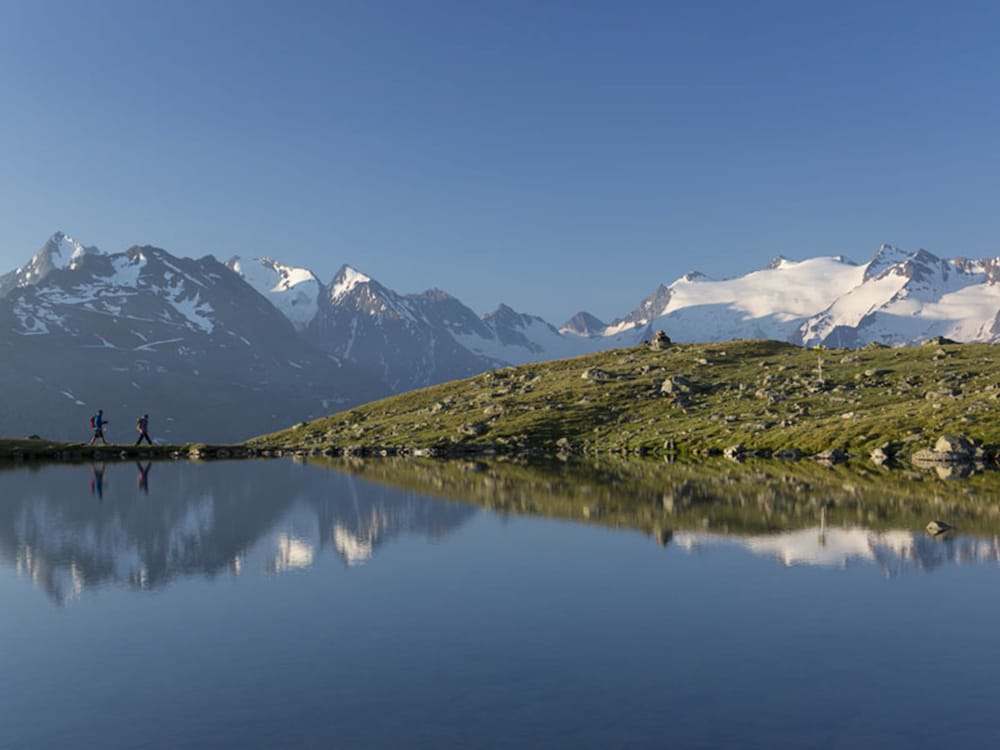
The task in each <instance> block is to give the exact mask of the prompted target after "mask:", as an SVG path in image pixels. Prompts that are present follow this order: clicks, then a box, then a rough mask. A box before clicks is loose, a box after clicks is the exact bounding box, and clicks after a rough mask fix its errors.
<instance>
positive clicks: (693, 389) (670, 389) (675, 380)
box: [660, 375, 705, 396]
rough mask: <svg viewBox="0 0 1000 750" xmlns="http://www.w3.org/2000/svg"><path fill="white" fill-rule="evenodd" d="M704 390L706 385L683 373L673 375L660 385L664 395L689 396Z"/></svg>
mask: <svg viewBox="0 0 1000 750" xmlns="http://www.w3.org/2000/svg"><path fill="white" fill-rule="evenodd" d="M704 390H705V386H703V385H699V384H698V383H695V382H694V381H693V380H689V379H688V378H686V377H684V376H683V375H671V376H670V377H669V378H666V379H665V380H664V381H663V384H662V385H661V386H660V393H662V394H663V395H664V396H687V395H689V394H692V393H700V392H702V391H704Z"/></svg>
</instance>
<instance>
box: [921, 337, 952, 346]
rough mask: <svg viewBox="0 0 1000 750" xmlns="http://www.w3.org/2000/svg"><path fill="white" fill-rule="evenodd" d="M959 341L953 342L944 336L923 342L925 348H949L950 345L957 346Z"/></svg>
mask: <svg viewBox="0 0 1000 750" xmlns="http://www.w3.org/2000/svg"><path fill="white" fill-rule="evenodd" d="M957 343H958V342H957V341H952V340H951V339H949V338H945V337H944V336H934V337H932V338H929V339H927V340H926V341H924V342H923V345H924V346H948V345H949V344H957Z"/></svg>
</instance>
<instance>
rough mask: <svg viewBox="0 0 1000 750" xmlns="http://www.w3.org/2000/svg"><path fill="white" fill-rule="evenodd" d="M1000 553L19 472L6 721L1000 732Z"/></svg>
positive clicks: (97, 734) (242, 470)
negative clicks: (619, 525) (656, 528)
mask: <svg viewBox="0 0 1000 750" xmlns="http://www.w3.org/2000/svg"><path fill="white" fill-rule="evenodd" d="M928 520H929V519H928ZM998 556H1000V544H998V542H997V540H996V538H995V537H993V536H983V535H979V536H961V535H959V536H955V537H953V538H950V539H945V540H940V539H930V538H928V537H926V536H924V535H923V534H921V533H919V530H914V529H890V530H886V529H881V530H878V531H872V530H868V529H865V528H861V527H857V526H843V525H840V526H837V527H832V528H827V527H826V526H825V525H823V524H822V519H820V524H817V525H815V526H812V527H804V528H797V529H794V530H790V531H787V532H785V533H754V534H725V533H717V532H715V531H711V532H710V531H702V530H697V529H696V530H690V531H676V532H675V533H674V534H673V536H672V537H671V538H670V539H669V542H668V543H667V544H666V546H661V545H660V544H657V542H656V541H655V540H654V539H653V538H652V537H651V536H650V535H647V534H645V533H641V532H638V531H628V530H621V529H610V528H605V527H603V526H600V525H597V524H586V523H581V522H577V523H571V522H567V521H555V520H546V519H543V518H539V517H529V516H517V515H500V514H495V513H491V512H489V511H487V510H483V509H480V508H479V507H477V506H475V505H472V504H465V503H458V502H449V501H443V500H437V499H434V498H432V497H430V496H428V495H423V494H417V493H415V492H412V491H406V490H402V489H396V488H392V487H387V486H384V485H379V484H375V483H372V482H368V481H366V480H363V479H360V478H358V477H355V476H351V475H349V474H344V473H340V472H336V471H331V470H329V469H325V468H319V467H313V466H302V465H297V464H294V463H292V462H288V461H271V462H252V463H251V462H234V463H216V464H207V465H196V464H188V463H178V464H161V463H157V464H153V465H152V466H151V467H149V468H148V469H147V468H146V467H145V465H138V466H136V465H132V464H110V465H108V466H107V467H106V468H104V469H103V473H102V469H101V467H100V466H97V467H91V466H56V467H46V468H43V469H41V470H35V471H31V470H28V469H19V470H12V471H3V472H0V747H2V748H31V749H35V748H171V749H173V748H230V747H231V748H284V747H301V748H404V747H427V748H442V747H443V748H450V747H455V748H458V747H461V748H472V747H496V748H510V747H567V748H588V747H594V748H617V747H621V748H647V747H648V748H653V747H692V748H701V747H704V748H729V747H732V748H744V747H759V748H782V747H788V748H867V747H871V748H876V747H877V748H897V747H898V748H908V747H914V748H924V747H926V748H942V747H949V748H957V747H973V746H975V747H993V746H997V745H998V743H1000V720H998V718H997V717H998V714H997V712H996V705H997V703H998V700H1000V687H998V667H1000V637H998V635H997V632H998V627H1000V568H998V566H997V562H996V561H997V558H998Z"/></svg>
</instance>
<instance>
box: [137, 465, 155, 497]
mask: <svg viewBox="0 0 1000 750" xmlns="http://www.w3.org/2000/svg"><path fill="white" fill-rule="evenodd" d="M152 466H153V462H152V461H147V462H146V468H145V469H144V468H142V464H141V463H139V462H138V461H136V462H135V468H137V469H138V470H139V476H138V477H136V479H135V486H136V487H138V488H139V489H140V490H142V491H143V492H144V493H146V494H147V495H148V494H149V470H150V468H152Z"/></svg>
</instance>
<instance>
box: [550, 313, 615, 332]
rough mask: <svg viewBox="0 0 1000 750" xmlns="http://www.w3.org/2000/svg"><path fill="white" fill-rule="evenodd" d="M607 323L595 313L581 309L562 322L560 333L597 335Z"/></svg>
mask: <svg viewBox="0 0 1000 750" xmlns="http://www.w3.org/2000/svg"><path fill="white" fill-rule="evenodd" d="M607 327H608V324H607V323H605V322H604V321H602V320H601V319H600V318H598V317H596V316H595V315H591V314H590V313H589V312H585V311H583V310H581V311H580V312H578V313H577V314H576V315H574V316H573V317H572V318H570V319H569V320H567V321H566V322H565V323H563V324H562V327H561V328H560V329H559V332H560V333H575V334H576V335H578V336H598V335H600V334H601V333H602V332H603V331H604V329H605V328H607Z"/></svg>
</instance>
